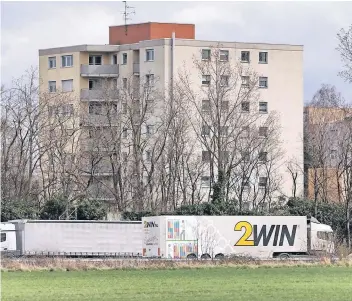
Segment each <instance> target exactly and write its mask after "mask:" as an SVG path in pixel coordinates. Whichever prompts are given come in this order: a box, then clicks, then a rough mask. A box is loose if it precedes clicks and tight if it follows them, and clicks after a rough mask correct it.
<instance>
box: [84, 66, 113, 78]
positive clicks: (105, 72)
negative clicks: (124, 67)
mask: <svg viewBox="0 0 352 301" xmlns="http://www.w3.org/2000/svg"><path fill="white" fill-rule="evenodd" d="M118 75H119V65H81V76H83V77H117V76H118Z"/></svg>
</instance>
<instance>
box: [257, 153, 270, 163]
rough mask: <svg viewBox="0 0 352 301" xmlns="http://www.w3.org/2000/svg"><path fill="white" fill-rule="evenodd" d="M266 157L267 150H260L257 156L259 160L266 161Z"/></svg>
mask: <svg viewBox="0 0 352 301" xmlns="http://www.w3.org/2000/svg"><path fill="white" fill-rule="evenodd" d="M267 157H268V153H267V152H260V153H259V156H258V160H259V161H260V162H266V161H267Z"/></svg>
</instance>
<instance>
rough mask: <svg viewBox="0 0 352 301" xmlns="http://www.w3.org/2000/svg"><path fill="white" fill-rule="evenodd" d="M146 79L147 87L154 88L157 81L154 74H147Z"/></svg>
mask: <svg viewBox="0 0 352 301" xmlns="http://www.w3.org/2000/svg"><path fill="white" fill-rule="evenodd" d="M145 79H146V80H145V81H146V85H147V86H148V87H152V86H154V80H155V77H154V74H146V76H145Z"/></svg>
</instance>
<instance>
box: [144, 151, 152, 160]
mask: <svg viewBox="0 0 352 301" xmlns="http://www.w3.org/2000/svg"><path fill="white" fill-rule="evenodd" d="M145 158H146V160H147V161H148V162H150V161H152V152H151V151H150V150H147V151H146V152H145Z"/></svg>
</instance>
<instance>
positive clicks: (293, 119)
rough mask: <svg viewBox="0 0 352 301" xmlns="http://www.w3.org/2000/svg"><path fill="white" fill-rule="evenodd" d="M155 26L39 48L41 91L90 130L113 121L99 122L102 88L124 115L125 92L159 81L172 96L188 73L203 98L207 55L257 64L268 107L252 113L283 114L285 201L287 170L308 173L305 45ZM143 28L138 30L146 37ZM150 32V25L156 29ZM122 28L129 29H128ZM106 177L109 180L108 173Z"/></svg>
mask: <svg viewBox="0 0 352 301" xmlns="http://www.w3.org/2000/svg"><path fill="white" fill-rule="evenodd" d="M152 24H154V23H152ZM155 24H156V25H157V26H156V25H155V26H156V27H155V28H154V27H153V28H154V29H153V30H150V32H153V34H151V33H150V32H149V33H148V32H147V29H145V30H146V33H145V34H144V35H143V34H140V35H139V36H138V35H137V34H136V32H135V31H134V25H130V26H128V31H127V35H126V36H121V38H120V39H119V38H118V37H119V34H120V35H121V33H119V32H118V33H116V34H114V32H113V31H114V30H115V29H116V27H111V28H110V38H111V37H112V38H113V39H115V40H116V41H119V42H120V44H119V45H77V46H68V47H60V48H51V49H42V50H39V73H40V79H41V82H42V84H41V92H42V93H53V94H55V93H56V92H58V91H63V92H65V93H67V96H68V97H67V101H68V105H70V106H71V107H70V108H68V109H67V108H66V110H68V111H70V110H72V111H73V112H75V116H77V118H79V121H78V122H77V121H76V122H75V124H79V127H80V128H84V126H85V125H86V126H87V127H88V128H89V123H90V124H94V123H96V122H102V124H104V122H105V121H104V120H101V121H99V120H97V118H99V117H98V116H97V115H98V114H96V112H95V110H103V109H101V103H102V102H103V101H101V97H99V95H101V93H102V92H99V91H101V90H102V85H106V84H107V83H108V85H109V89H111V91H113V92H109V93H112V95H110V96H109V99H110V100H111V101H114V99H116V104H115V108H116V109H117V111H119V112H122V111H124V108H123V105H124V104H123V103H122V102H119V101H117V99H118V93H119V92H118V91H121V88H124V87H125V86H126V85H130V83H136V84H137V86H138V87H140V85H141V84H143V83H145V82H147V81H155V87H156V88H157V89H158V91H159V93H161V94H164V96H165V98H167V97H169V96H170V95H169V93H170V86H174V85H175V83H176V81H177V80H178V78H179V75H180V74H185V73H186V74H187V75H188V79H189V81H190V82H191V83H193V89H194V91H198V92H199V93H201V90H202V80H203V78H202V76H200V74H199V70H197V69H196V67H195V66H194V60H195V59H196V60H202V53H203V51H204V50H211V49H215V48H216V49H220V50H221V51H223V53H224V54H226V59H227V60H228V61H229V62H230V63H231V64H233V65H236V64H243V66H250V67H251V68H252V69H253V70H254V71H255V72H256V73H257V74H258V75H259V77H260V81H259V82H258V85H259V89H258V91H259V93H260V95H259V103H260V104H259V103H258V106H256V107H253V108H251V110H258V111H261V113H262V117H261V118H262V119H265V118H266V114H268V113H270V112H276V114H277V116H278V119H279V124H280V129H279V130H280V144H281V148H282V151H283V156H282V158H281V159H280V162H279V163H278V165H277V168H276V171H277V172H278V174H279V175H280V176H279V177H280V180H281V183H280V189H279V191H278V193H277V196H281V197H284V198H287V197H290V196H291V195H292V179H291V175H290V173H289V172H288V170H287V164H288V162H289V161H290V160H294V161H295V162H296V163H297V164H298V166H299V167H300V168H301V170H303V46H300V45H281V44H266V43H240V42H219V41H201V40H195V39H194V26H192V25H185V27H182V26H181V29H180V28H179V27H177V28H176V27H173V26H172V24H171V25H170V24H168V27H167V29H165V28H164V27H165V26H164V27H163V24H159V23H155ZM142 25H143V24H142ZM142 25H140V24H139V25H138V26H139V27H138V28H139V29H138V31H140V30H141V29H140V28H141V26H142ZM181 25H182V24H181ZM136 26H137V25H136ZM145 26H150V23H148V24H147V25H145ZM178 26H180V24H179V25H178ZM187 26H189V30H188V27H187ZM118 28H119V30H120V31H121V27H118ZM192 30H193V33H192ZM183 36H184V37H185V38H183ZM159 37H160V38H159ZM126 39H127V40H126ZM128 39H130V40H128ZM115 40H114V41H115ZM129 41H132V43H128V42H129ZM127 43H128V44H127ZM244 53H245V55H244V56H243V54H244ZM243 59H245V60H243ZM115 89H116V94H114V91H115ZM99 103H100V104H99ZM53 105H54V104H53ZM56 105H57V104H56ZM156 106H157V109H156V110H154V114H155V123H157V120H158V118H159V117H161V116H162V115H163V111H162V110H163V109H164V107H163V105H162V104H160V106H159V104H156ZM263 108H264V109H263ZM123 118H124V117H123V116H122V115H119V113H117V115H116V118H115V120H116V126H118V125H119V124H120V125H121V123H120V121H121V120H123ZM152 118H153V117H152ZM86 120H88V121H89V122H88V124H87V123H85V121H86ZM127 144H128V143H127V142H126V145H127ZM197 147H199V155H200V157H201V154H202V146H201V144H199V145H198V146H197ZM82 149H83V148H82V146H80V147H78V148H76V150H77V151H79V152H81V151H82ZM144 155H145V156H148V154H144ZM106 177H107V179H108V173H107V174H106ZM200 185H201V182H200ZM297 185H298V186H297V193H298V194H301V193H303V176H300V175H299V176H298V179H297ZM204 191H205V192H204ZM204 191H203V192H204V195H207V192H206V190H204ZM106 198H108V197H106Z"/></svg>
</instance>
